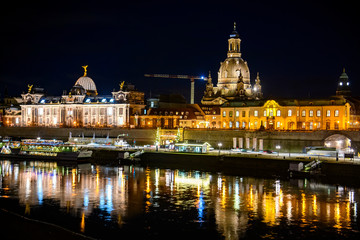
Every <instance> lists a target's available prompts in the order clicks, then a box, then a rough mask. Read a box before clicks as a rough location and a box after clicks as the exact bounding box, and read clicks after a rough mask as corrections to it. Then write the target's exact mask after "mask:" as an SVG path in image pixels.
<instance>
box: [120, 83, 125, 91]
mask: <svg viewBox="0 0 360 240" xmlns="http://www.w3.org/2000/svg"><path fill="white" fill-rule="evenodd" d="M124 83H125V81H122V83H120V84H119V86H120V91H122V89H123V87H124Z"/></svg>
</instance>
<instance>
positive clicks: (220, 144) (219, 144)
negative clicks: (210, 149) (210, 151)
mask: <svg viewBox="0 0 360 240" xmlns="http://www.w3.org/2000/svg"><path fill="white" fill-rule="evenodd" d="M218 146H219V155H220V149H221V146H222V143H218Z"/></svg>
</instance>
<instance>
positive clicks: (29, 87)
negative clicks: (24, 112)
mask: <svg viewBox="0 0 360 240" xmlns="http://www.w3.org/2000/svg"><path fill="white" fill-rule="evenodd" d="M33 86H34V85H30V84H28V89H29V90H28V93H30V92H31V89H32V87H33Z"/></svg>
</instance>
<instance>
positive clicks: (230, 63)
mask: <svg viewBox="0 0 360 240" xmlns="http://www.w3.org/2000/svg"><path fill="white" fill-rule="evenodd" d="M228 42H229V48H228V53H227V58H226V59H225V61H224V62H222V63H221V65H220V69H219V72H218V84H217V87H218V88H219V89H224V90H223V92H224V95H225V96H230V95H233V94H234V92H235V90H236V87H237V83H238V81H239V77H240V75H241V76H242V78H243V79H242V80H243V82H244V88H245V90H246V93H247V95H251V85H250V71H249V67H248V65H247V62H246V61H244V60H243V59H242V58H241V52H240V42H241V39H240V37H239V34H238V32H237V31H236V24H235V23H234V30H233V32H232V33H231V34H230V38H229V40H228Z"/></svg>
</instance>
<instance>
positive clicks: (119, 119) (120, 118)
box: [118, 117, 124, 125]
mask: <svg viewBox="0 0 360 240" xmlns="http://www.w3.org/2000/svg"><path fill="white" fill-rule="evenodd" d="M118 124H119V125H124V117H118Z"/></svg>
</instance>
